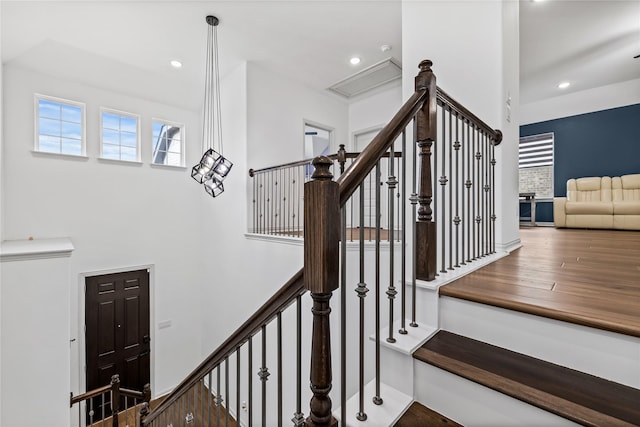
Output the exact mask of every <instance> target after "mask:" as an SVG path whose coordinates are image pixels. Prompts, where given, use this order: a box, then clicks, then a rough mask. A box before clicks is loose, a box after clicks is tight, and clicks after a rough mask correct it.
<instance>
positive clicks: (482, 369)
mask: <svg viewBox="0 0 640 427" xmlns="http://www.w3.org/2000/svg"><path fill="white" fill-rule="evenodd" d="M413 356H414V358H416V359H418V360H421V361H423V362H425V363H429V364H431V365H434V366H437V367H438V368H441V369H444V370H446V371H449V372H452V373H454V374H457V375H460V376H462V377H464V378H467V379H469V380H471V381H474V382H477V383H479V384H482V385H484V386H486V387H489V388H492V389H494V390H497V391H499V392H502V393H504V394H507V395H509V396H511V397H514V398H517V399H520V400H522V401H524V402H527V403H530V404H532V405H535V406H538V407H540V408H542V409H545V410H547V411H549V412H552V413H555V414H557V415H560V416H562V417H564V418H567V419H570V420H572V421H575V422H578V423H581V424H584V425H590V426H598V425H636V426H637V425H640V405H638V402H640V390H638V389H635V388H632V387H628V386H625V385H622V384H618V383H615V382H612V381H608V380H605V379H602V378H598V377H595V376H593V375H589V374H586V373H583V372H579V371H576V370H573V369H569V368H566V367H563V366H559V365H555V364H553V363H550V362H546V361H544V360H540V359H536V358H533V357H530V356H527V355H524V354H520V353H516V352H513V351H510V350H507V349H504V348H501V347H496V346H493V345H490V344H486V343H483V342H480V341H476V340H474V339H471V338H467V337H463V336H460V335H456V334H453V333H451V332H447V331H439V332H438V333H437V334H436V335H434V337H433V338H431V339H430V340H429V341H427V342H426V343H425V344H424V345H423V346H422V347H421V348H419V349H418V350H417V351H416V352H415V353H414V355H413Z"/></svg>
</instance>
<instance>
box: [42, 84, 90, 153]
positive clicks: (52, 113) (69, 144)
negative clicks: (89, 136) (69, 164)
mask: <svg viewBox="0 0 640 427" xmlns="http://www.w3.org/2000/svg"><path fill="white" fill-rule="evenodd" d="M35 107H36V108H35V109H36V132H35V134H36V137H35V151H39V152H43V153H54V154H67V155H73V156H82V155H84V153H85V137H84V135H85V130H84V126H85V125H84V123H85V108H84V104H82V103H79V102H75V101H68V100H65V99H59V98H53V97H50V96H45V95H39V94H36V95H35Z"/></svg>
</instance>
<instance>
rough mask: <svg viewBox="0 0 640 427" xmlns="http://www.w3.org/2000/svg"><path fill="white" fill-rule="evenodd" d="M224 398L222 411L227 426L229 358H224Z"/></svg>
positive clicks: (227, 426)
mask: <svg viewBox="0 0 640 427" xmlns="http://www.w3.org/2000/svg"><path fill="white" fill-rule="evenodd" d="M224 398H225V400H226V401H227V406H226V407H225V411H224V425H225V427H229V409H230V408H231V399H229V358H228V357H225V358H224Z"/></svg>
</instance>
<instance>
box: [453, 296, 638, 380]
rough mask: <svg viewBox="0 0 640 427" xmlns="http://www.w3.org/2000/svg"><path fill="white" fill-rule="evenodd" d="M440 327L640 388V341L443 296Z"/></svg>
mask: <svg viewBox="0 0 640 427" xmlns="http://www.w3.org/2000/svg"><path fill="white" fill-rule="evenodd" d="M440 325H441V328H442V329H444V330H447V331H450V332H453V333H456V334H460V335H464V336H467V337H469V338H473V339H476V340H478V341H483V342H486V343H489V344H493V345H497V346H499V347H503V348H506V349H509V350H512V351H515V352H518V353H523V354H526V355H528V356H532V357H535V358H538V359H543V360H546V361H548V362H551V363H555V364H558V365H561V366H566V367H568V368H572V369H576V370H578V371H582V372H586V373H589V374H592V375H595V376H598V377H601V378H605V379H608V380H611V381H615V382H618V383H621V384H625V385H628V386H631V387H635V388H640V338H635V337H630V336H626V335H622V334H618V333H614V332H607V331H602V330H599V329H594V328H588V327H585V326H581V325H575V324H572V323H567V322H562V321H558V320H554V319H548V318H545V317H539V316H533V315H530V314H526V313H520V312H516V311H512V310H506V309H502V308H498V307H492V306H489V305H484V304H478V303H474V302H470V301H464V300H460V299H456V298H450V297H442V298H440Z"/></svg>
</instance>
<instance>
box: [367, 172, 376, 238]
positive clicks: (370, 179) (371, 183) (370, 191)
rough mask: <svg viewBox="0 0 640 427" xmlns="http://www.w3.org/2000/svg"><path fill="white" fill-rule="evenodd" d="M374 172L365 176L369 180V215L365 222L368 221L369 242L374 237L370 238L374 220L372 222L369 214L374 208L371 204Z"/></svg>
mask: <svg viewBox="0 0 640 427" xmlns="http://www.w3.org/2000/svg"><path fill="white" fill-rule="evenodd" d="M374 173H375V172H373V171H372V172H370V173H369V175H367V178H366V179H368V180H369V215H367V216H368V218H367V220H368V221H369V227H368V229H369V241H372V240H373V238H374V236H372V233H373V228H374V227H375V223H374V222H375V220H373V218H372V215H371V212H375V207H373V206H372V205H371V204H372V203H373V184H374V181H375V179H374V178H373V174H374Z"/></svg>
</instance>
